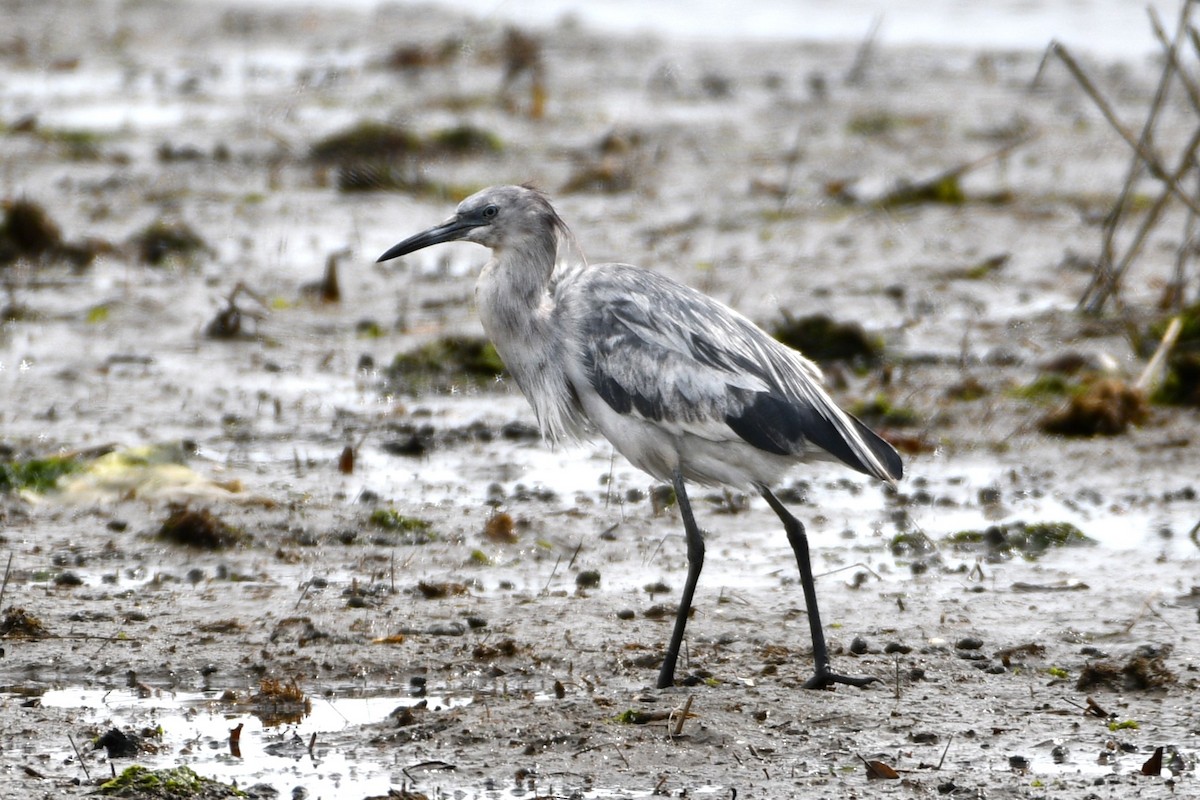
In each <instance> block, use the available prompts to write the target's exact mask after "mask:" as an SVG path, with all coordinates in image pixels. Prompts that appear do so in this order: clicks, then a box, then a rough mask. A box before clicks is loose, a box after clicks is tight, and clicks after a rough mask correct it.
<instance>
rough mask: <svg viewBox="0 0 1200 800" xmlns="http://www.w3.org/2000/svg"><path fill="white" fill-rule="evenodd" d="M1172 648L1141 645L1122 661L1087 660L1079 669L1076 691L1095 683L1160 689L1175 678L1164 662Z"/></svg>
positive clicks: (1130, 688)
mask: <svg viewBox="0 0 1200 800" xmlns="http://www.w3.org/2000/svg"><path fill="white" fill-rule="evenodd" d="M1173 649H1174V648H1173V647H1172V646H1171V645H1163V646H1162V647H1154V646H1152V645H1143V646H1142V647H1139V648H1138V649H1137V650H1135V651H1134V652H1133V654H1132V655H1131V656H1129V658H1128V659H1127V660H1126V661H1125V662H1124V663H1120V662H1119V661H1113V660H1111V659H1106V660H1104V661H1093V662H1089V663H1088V664H1085V665H1084V667H1083V669H1082V670H1081V671H1080V673H1079V680H1078V681H1076V682H1075V688H1076V689H1078V690H1079V691H1083V690H1085V689H1090V688H1092V687H1095V686H1107V687H1108V688H1110V689H1116V690H1126V691H1145V690H1147V689H1163V688H1165V687H1167V686H1168V685H1170V684H1173V683H1175V681H1176V677H1175V673H1173V672H1171V670H1169V669H1168V668H1167V665H1166V658H1167V656H1169V655H1170V654H1171V651H1172V650H1173Z"/></svg>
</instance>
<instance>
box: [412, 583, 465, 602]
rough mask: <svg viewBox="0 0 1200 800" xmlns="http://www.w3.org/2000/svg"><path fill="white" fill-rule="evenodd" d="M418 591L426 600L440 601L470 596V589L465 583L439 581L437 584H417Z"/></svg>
mask: <svg viewBox="0 0 1200 800" xmlns="http://www.w3.org/2000/svg"><path fill="white" fill-rule="evenodd" d="M417 591H418V592H420V593H421V596H422V597H424V598H425V599H426V600H438V599H441V598H443V597H450V596H453V595H463V594H468V593H469V592H470V587H468V586H467V585H466V584H465V583H455V582H454V581H438V582H436V583H434V582H429V581H421V582H420V583H418V584H417Z"/></svg>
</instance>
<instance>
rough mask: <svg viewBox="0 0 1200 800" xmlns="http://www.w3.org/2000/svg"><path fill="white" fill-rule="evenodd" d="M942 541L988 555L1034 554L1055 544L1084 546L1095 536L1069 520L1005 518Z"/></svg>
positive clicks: (1059, 545)
mask: <svg viewBox="0 0 1200 800" xmlns="http://www.w3.org/2000/svg"><path fill="white" fill-rule="evenodd" d="M943 541H944V542H945V543H946V544H948V545H950V546H951V547H953V548H955V549H956V550H980V549H983V550H986V551H987V552H988V553H989V554H990V555H994V556H999V557H1009V556H1012V555H1017V554H1019V555H1022V556H1024V557H1026V558H1037V557H1038V556H1040V555H1041V554H1042V553H1044V552H1046V551H1047V550H1051V549H1053V548H1058V547H1086V546H1090V545H1094V544H1096V540H1095V539H1093V538H1091V537H1090V536H1088V535H1087V534H1085V533H1084V532H1083V531H1081V530H1080V529H1079V528H1077V527H1076V526H1074V525H1072V524H1071V523H1070V522H1033V523H1025V522H1009V523H1005V524H1003V525H992V526H990V527H988V528H985V529H983V530H962V531H957V532H955V533H952V534H950V535H949V536H947V537H945V539H943Z"/></svg>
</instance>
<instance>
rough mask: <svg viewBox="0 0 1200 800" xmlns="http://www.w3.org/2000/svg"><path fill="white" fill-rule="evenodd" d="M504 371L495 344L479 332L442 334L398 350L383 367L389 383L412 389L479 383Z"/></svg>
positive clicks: (446, 388) (478, 385) (453, 386)
mask: <svg viewBox="0 0 1200 800" xmlns="http://www.w3.org/2000/svg"><path fill="white" fill-rule="evenodd" d="M503 373H504V361H503V360H501V358H500V354H499V353H497V352H496V348H495V347H494V346H493V345H492V343H491V342H489V341H488V340H487V339H484V338H483V337H481V336H444V337H442V338H440V339H435V340H433V341H431V342H427V343H425V344H423V345H421V346H420V347H417V348H415V349H413V350H410V351H408V352H406V353H399V354H398V355H397V356H396V357H395V358H394V359H393V360H392V364H391V366H390V367H389V368H388V370H387V378H388V382H389V384H391V387H392V388H393V389H395V390H397V391H403V392H412V393H415V392H417V391H421V390H427V391H450V390H452V389H454V388H458V387H462V386H464V385H466V386H475V387H483V386H487V385H489V384H491V383H492V382H494V381H495V380H496V377H497V376H498V375H502V374H503Z"/></svg>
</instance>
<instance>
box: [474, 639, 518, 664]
mask: <svg viewBox="0 0 1200 800" xmlns="http://www.w3.org/2000/svg"><path fill="white" fill-rule="evenodd" d="M519 649H520V648H519V647H518V645H517V643H516V642H514V641H513V640H512V639H504V640H503V641H500V642H497V643H496V644H494V645H488V644H479V645H476V646H475V649H474V650H472V651H471V658H473V659H475V660H476V661H491V660H492V659H495V658H512V657H513V656H515V655H516V654H517V651H518V650H519Z"/></svg>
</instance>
